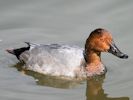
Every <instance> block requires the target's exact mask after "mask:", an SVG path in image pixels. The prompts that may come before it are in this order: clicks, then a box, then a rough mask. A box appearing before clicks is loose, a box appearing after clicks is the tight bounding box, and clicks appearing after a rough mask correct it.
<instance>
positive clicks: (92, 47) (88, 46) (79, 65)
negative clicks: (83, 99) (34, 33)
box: [6, 28, 128, 78]
mask: <svg viewBox="0 0 133 100" xmlns="http://www.w3.org/2000/svg"><path fill="white" fill-rule="evenodd" d="M26 43H27V44H28V46H27V47H22V48H18V49H7V50H6V51H7V52H9V53H11V54H13V55H15V56H16V57H17V58H18V60H19V61H22V62H24V63H25V65H24V68H25V69H27V70H32V71H35V72H38V73H42V74H48V75H52V76H63V77H73V78H74V77H76V78H77V77H80V78H81V77H86V76H88V77H89V76H95V75H101V74H104V73H105V72H106V68H105V66H104V65H103V63H102V61H101V52H109V53H112V54H113V55H115V56H117V57H119V58H123V59H126V58H128V55H126V54H124V53H122V52H121V51H120V50H119V49H118V48H117V47H116V45H115V43H114V41H113V39H112V36H111V34H110V32H108V31H107V30H105V29H102V28H98V29H95V30H94V31H92V32H91V33H90V35H89V37H88V38H87V40H86V43H85V49H83V48H80V47H77V46H68V45H63V44H49V45H43V44H33V43H29V42H26Z"/></svg>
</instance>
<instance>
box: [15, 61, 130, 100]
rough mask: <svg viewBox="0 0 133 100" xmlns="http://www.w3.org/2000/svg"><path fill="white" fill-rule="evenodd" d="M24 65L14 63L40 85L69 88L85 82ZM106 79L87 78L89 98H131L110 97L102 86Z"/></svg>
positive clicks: (107, 99)
mask: <svg viewBox="0 0 133 100" xmlns="http://www.w3.org/2000/svg"><path fill="white" fill-rule="evenodd" d="M22 66H23V64H22V63H17V64H16V65H14V67H16V68H17V70H18V71H21V72H22V73H24V74H26V75H29V76H32V77H33V78H35V80H36V83H37V84H38V85H44V86H49V87H55V88H67V89H68V88H73V87H76V86H77V85H79V84H81V83H82V82H83V80H66V79H63V78H62V79H61V78H58V77H51V76H48V75H42V74H39V73H36V72H33V71H27V70H24V69H23V68H22ZM104 79H105V75H103V76H97V77H92V78H88V79H87V80H86V81H87V85H86V97H87V100H129V98H128V97H118V98H115V97H114V98H113V97H108V95H107V94H106V93H104V89H103V87H102V85H103V82H104Z"/></svg>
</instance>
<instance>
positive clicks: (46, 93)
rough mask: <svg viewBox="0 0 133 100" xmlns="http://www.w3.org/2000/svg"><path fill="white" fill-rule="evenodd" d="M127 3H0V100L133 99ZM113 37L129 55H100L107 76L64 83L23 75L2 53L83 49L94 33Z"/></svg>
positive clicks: (89, 0)
mask: <svg viewBox="0 0 133 100" xmlns="http://www.w3.org/2000/svg"><path fill="white" fill-rule="evenodd" d="M132 10H133V1H132V0H110V1H109V0H100V1H96V0H84V1H83V0H0V64H1V66H0V99H1V100H44V99H45V100H68V99H69V100H86V99H87V100H129V99H130V100H133V89H132V87H133V73H132V71H133V67H132V61H133V57H132V56H133V53H132V48H133V45H132V42H133V39H132V37H133V34H132V32H133V28H132V26H133V23H132V18H133V14H132ZM98 27H102V28H106V29H108V30H109V31H111V32H112V35H113V37H114V40H115V42H116V44H117V45H118V47H119V48H120V49H121V50H122V51H123V52H125V53H127V54H128V55H129V59H127V60H121V59H119V58H116V57H114V56H112V55H110V54H103V55H102V60H103V62H104V63H105V65H106V66H107V68H108V72H107V74H106V76H102V77H98V78H95V79H88V80H87V81H74V80H73V81H66V80H61V79H58V78H57V77H49V76H45V75H41V74H38V73H34V72H30V71H24V70H22V69H21V68H20V64H19V63H18V61H17V59H16V58H15V57H13V56H11V55H9V54H7V53H6V52H5V51H4V50H5V49H6V48H10V47H21V46H24V45H25V44H24V43H23V42H25V41H31V42H35V43H63V44H71V45H72V44H75V45H78V46H80V47H84V43H85V39H86V38H87V37H88V35H89V33H90V32H91V31H92V30H94V29H95V28H98Z"/></svg>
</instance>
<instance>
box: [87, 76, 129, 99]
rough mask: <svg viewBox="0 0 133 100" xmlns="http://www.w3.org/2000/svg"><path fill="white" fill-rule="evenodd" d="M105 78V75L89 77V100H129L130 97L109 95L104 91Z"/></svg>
mask: <svg viewBox="0 0 133 100" xmlns="http://www.w3.org/2000/svg"><path fill="white" fill-rule="evenodd" d="M104 79H105V75H103V76H97V77H92V78H88V79H87V88H86V96H87V100H129V98H128V97H118V98H116V97H114V98H113V97H108V95H107V94H106V93H104V89H103V87H102V85H103V82H104Z"/></svg>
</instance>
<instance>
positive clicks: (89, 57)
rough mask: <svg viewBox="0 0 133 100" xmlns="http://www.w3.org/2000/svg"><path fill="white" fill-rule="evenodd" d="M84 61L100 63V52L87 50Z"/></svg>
mask: <svg viewBox="0 0 133 100" xmlns="http://www.w3.org/2000/svg"><path fill="white" fill-rule="evenodd" d="M86 61H87V62H86V63H87V64H92V63H94V64H98V63H101V52H97V51H92V50H88V52H87V53H86Z"/></svg>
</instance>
